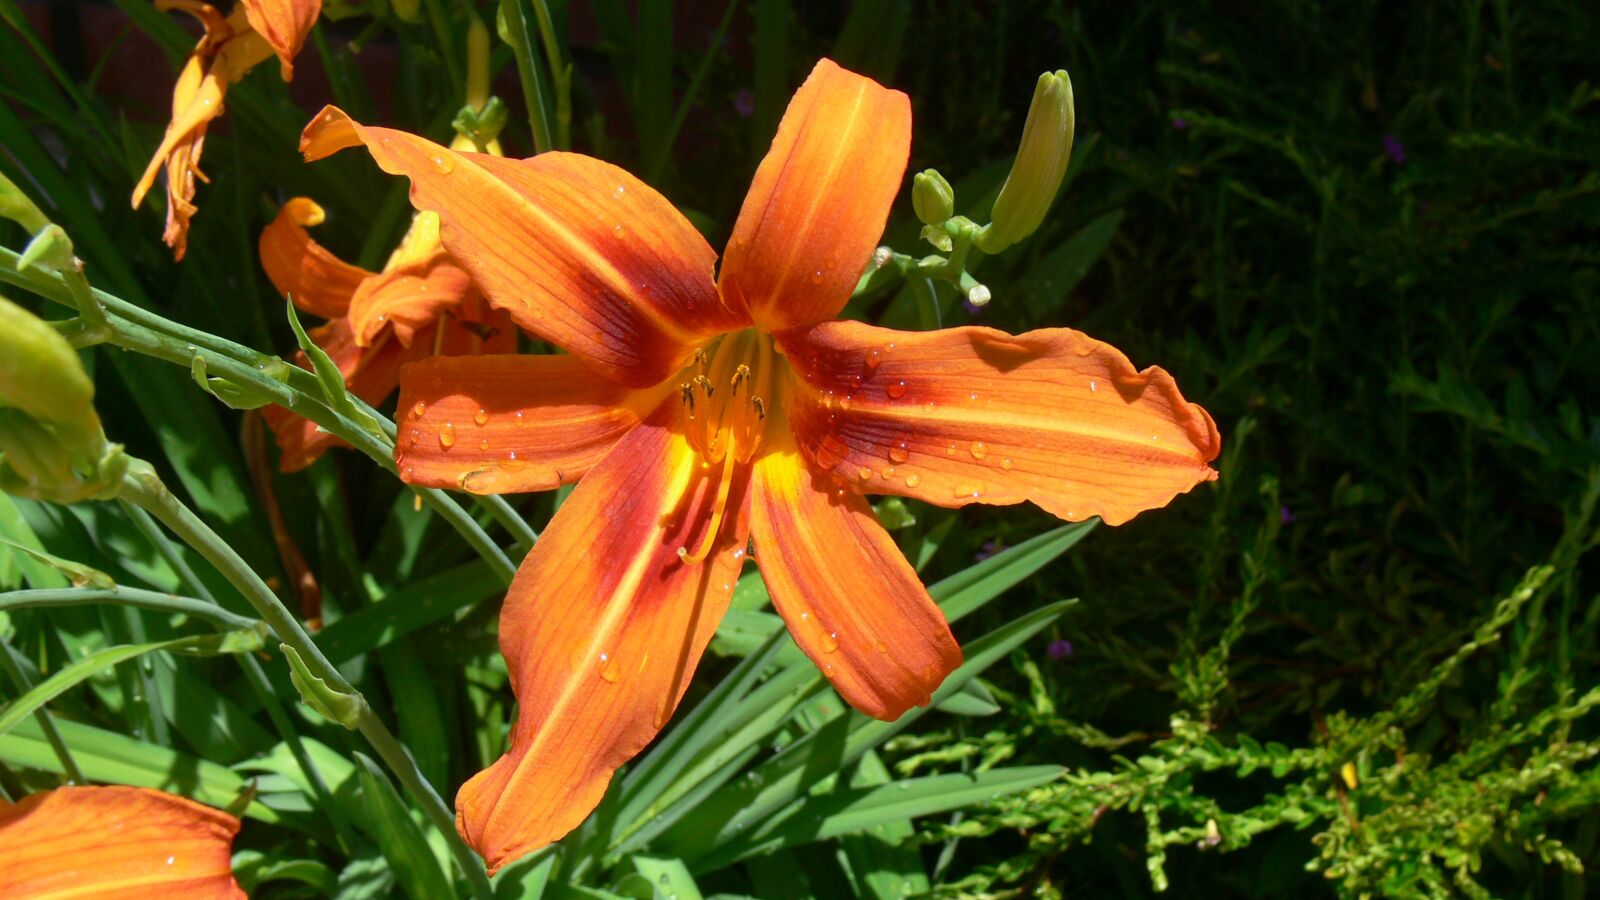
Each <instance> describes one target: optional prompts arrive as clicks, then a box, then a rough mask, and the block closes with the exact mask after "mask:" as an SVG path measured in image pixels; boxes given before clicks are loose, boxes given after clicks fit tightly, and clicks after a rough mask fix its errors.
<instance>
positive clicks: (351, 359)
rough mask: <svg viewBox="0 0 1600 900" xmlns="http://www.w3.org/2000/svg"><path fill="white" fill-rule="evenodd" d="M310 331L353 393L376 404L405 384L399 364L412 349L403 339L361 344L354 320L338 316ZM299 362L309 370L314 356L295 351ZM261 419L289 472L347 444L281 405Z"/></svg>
mask: <svg viewBox="0 0 1600 900" xmlns="http://www.w3.org/2000/svg"><path fill="white" fill-rule="evenodd" d="M307 336H308V337H310V338H311V340H312V342H313V343H315V344H316V345H317V346H318V347H321V348H322V349H323V350H326V351H327V353H328V356H329V357H330V358H331V359H332V360H333V362H334V365H337V366H338V367H339V371H340V372H341V373H343V375H344V382H345V386H346V387H348V388H349V390H350V393H352V394H355V395H356V396H357V397H360V398H361V399H362V400H365V401H366V402H368V403H370V404H372V405H374V406H376V405H378V404H380V403H382V402H383V400H384V398H386V397H388V396H389V394H390V392H391V391H393V390H394V389H395V386H396V385H397V384H399V383H400V366H401V364H402V363H404V362H405V361H406V354H407V351H406V349H405V348H404V347H402V346H400V344H399V342H397V341H395V340H394V339H393V338H391V337H389V336H385V337H384V338H383V339H382V340H380V341H379V342H378V343H377V344H376V345H375V346H372V347H358V346H356V342H355V334H354V333H353V332H352V331H351V329H350V323H349V322H348V321H347V320H345V319H335V320H333V321H332V322H329V323H328V324H326V325H323V326H321V327H319V328H313V329H311V330H310V331H309V332H308V333H307ZM294 362H295V365H297V366H299V367H300V368H302V369H307V370H309V369H310V368H311V361H310V360H309V359H307V358H306V355H305V353H304V352H299V353H296V354H295V359H294ZM261 418H262V420H263V421H264V422H266V423H267V427H268V428H271V429H272V433H273V435H274V436H276V437H277V439H278V448H279V449H280V450H281V451H282V455H281V459H280V460H279V463H278V465H279V467H280V468H281V469H283V471H285V472H298V471H300V470H301V469H304V468H305V467H307V466H309V465H311V464H312V463H314V462H316V461H317V459H318V457H320V456H322V454H323V453H324V452H325V451H326V450H327V449H328V448H329V447H343V446H346V444H345V442H344V441H343V440H340V439H339V438H337V437H335V436H333V435H331V434H329V433H328V432H326V431H322V430H320V429H319V428H318V427H317V425H316V423H314V422H312V421H311V420H310V419H307V418H305V417H303V416H300V415H296V414H295V413H293V412H290V411H289V410H287V409H284V408H283V407H281V406H266V407H262V409H261Z"/></svg>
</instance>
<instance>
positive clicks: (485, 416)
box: [472, 409, 489, 425]
mask: <svg viewBox="0 0 1600 900" xmlns="http://www.w3.org/2000/svg"><path fill="white" fill-rule="evenodd" d="M472 421H474V422H477V423H478V424H479V425H487V424H489V411H488V410H486V409H480V410H478V411H477V412H475V413H473V414H472Z"/></svg>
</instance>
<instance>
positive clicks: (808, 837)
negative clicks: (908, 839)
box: [716, 766, 1065, 861]
mask: <svg viewBox="0 0 1600 900" xmlns="http://www.w3.org/2000/svg"><path fill="white" fill-rule="evenodd" d="M1064 771H1065V769H1063V768H1062V767H1060V766H1018V767H1015V768H1007V769H990V770H988V771H986V772H979V773H977V774H975V775H969V774H967V773H964V772H955V773H950V774H946V775H928V776H924V777H922V778H908V779H904V780H901V781H896V782H893V783H891V784H885V785H880V786H877V787H870V788H843V789H837V790H834V791H833V792H831V793H827V794H822V795H819V796H814V797H808V798H806V799H805V800H804V801H802V802H801V803H800V805H799V807H798V809H796V810H795V812H794V813H793V814H791V815H789V816H787V817H785V818H784V819H783V820H782V822H781V823H780V824H777V825H774V826H772V827H770V828H765V829H759V830H756V831H755V832H754V833H753V834H750V835H749V836H748V837H741V838H736V839H735V840H734V841H733V842H731V843H728V844H723V845H721V846H719V847H718V848H717V853H716V858H717V859H718V860H729V861H732V860H735V859H742V858H743V857H746V856H749V855H751V854H753V853H761V852H765V851H769V850H775V849H777V848H779V847H794V846H798V845H800V844H805V843H810V842H812V841H821V840H827V839H829V838H833V837H838V836H840V835H843V834H851V833H859V832H863V831H866V830H867V829H869V828H873V827H875V826H877V825H881V824H884V823H887V822H894V821H898V820H901V819H910V818H915V817H917V816H927V815H933V814H934V813H941V812H947V811H949V810H953V809H960V808H961V807H964V806H971V805H972V804H975V803H982V802H984V801H986V800H995V799H998V798H1000V797H1003V796H1005V795H1007V794H1014V793H1017V792H1019V791H1025V790H1027V789H1029V788H1033V787H1038V786H1039V785H1041V784H1047V783H1049V782H1051V781H1054V780H1056V779H1057V778H1059V777H1060V776H1061V773H1062V772H1064Z"/></svg>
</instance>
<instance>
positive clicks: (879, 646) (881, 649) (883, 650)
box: [877, 641, 904, 784]
mask: <svg viewBox="0 0 1600 900" xmlns="http://www.w3.org/2000/svg"><path fill="white" fill-rule="evenodd" d="M877 649H878V652H879V653H888V652H889V645H888V644H886V643H884V642H883V641H879V642H878V643H877ZM901 783H902V784H904V782H901Z"/></svg>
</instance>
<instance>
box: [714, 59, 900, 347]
mask: <svg viewBox="0 0 1600 900" xmlns="http://www.w3.org/2000/svg"><path fill="white" fill-rule="evenodd" d="M910 152H911V101H910V99H908V98H907V97H906V95H905V94H902V93H900V92H899V91H894V90H890V89H888V88H885V87H883V86H882V85H880V84H878V83H877V82H875V81H873V80H872V79H870V78H866V77H863V76H861V75H857V74H855V73H854V72H849V71H846V70H845V69H841V68H839V66H838V65H836V64H835V63H834V62H833V61H832V60H828V59H824V60H821V61H820V62H818V63H817V65H816V68H814V69H812V70H811V76H810V77H809V78H807V79H806V82H805V84H803V85H801V86H800V90H799V91H797V92H796V93H795V95H794V99H792V100H790V101H789V109H788V110H787V111H786V112H785V113H784V115H783V122H782V123H781V124H780V125H779V126H778V135H777V137H776V138H774V139H773V141H772V149H771V150H769V151H768V152H767V155H766V158H765V159H763V160H762V161H761V166H760V168H758V169H757V170H756V177H755V180H754V182H752V183H751V185H750V193H749V194H748V195H746V196H745V200H744V206H743V207H742V208H741V209H740V210H739V219H738V221H737V222H736V223H735V225H734V228H733V236H732V237H731V238H730V239H729V240H728V250H727V253H726V254H725V258H724V259H723V262H722V273H721V289H722V292H723V295H724V297H726V298H727V300H728V302H729V304H730V305H732V306H734V307H736V308H739V307H743V308H748V309H749V310H750V314H751V316H752V317H754V319H755V321H756V323H757V324H758V325H760V326H761V327H763V328H765V329H767V330H769V331H777V330H780V329H784V328H792V327H795V326H798V325H811V324H813V323H816V322H822V321H826V320H828V319H831V318H833V317H834V316H835V315H837V314H838V312H839V310H840V309H842V308H843V307H844V304H845V301H847V300H849V299H850V293H851V291H852V290H854V289H855V286H856V282H857V281H858V280H859V279H860V277H861V273H862V271H863V270H864V269H865V268H866V266H867V262H868V261H869V260H870V259H871V258H872V251H873V249H874V248H875V247H876V246H877V244H878V239H879V238H880V237H882V235H883V226H884V223H885V222H886V221H888V218H889V206H890V204H891V203H892V202H893V201H894V197H895V194H897V193H899V191H900V182H901V179H902V178H903V177H904V176H905V171H906V159H907V157H908V155H909V154H910Z"/></svg>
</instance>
